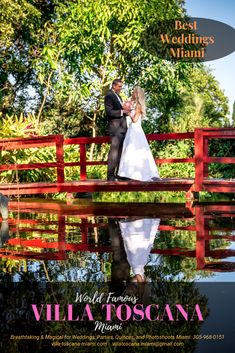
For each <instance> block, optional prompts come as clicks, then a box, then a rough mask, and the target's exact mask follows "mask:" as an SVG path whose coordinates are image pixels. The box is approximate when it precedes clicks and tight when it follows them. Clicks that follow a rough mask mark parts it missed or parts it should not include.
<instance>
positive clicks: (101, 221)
mask: <svg viewBox="0 0 235 353" xmlns="http://www.w3.org/2000/svg"><path fill="white" fill-rule="evenodd" d="M9 209H10V217H9V220H8V222H6V221H4V222H3V221H2V222H1V231H0V234H1V240H0V246H1V248H0V258H2V259H11V260H19V261H21V260H33V261H41V260H56V261H59V260H63V261H69V259H70V258H71V256H72V254H77V256H80V254H81V253H82V254H84V253H87V252H89V253H96V254H106V253H107V254H109V255H110V256H111V257H112V256H113V259H112V260H111V262H112V261H114V259H115V251H116V252H117V251H118V249H117V247H118V246H119V245H117V244H118V243H115V244H116V245H114V237H115V235H114V232H113V230H110V229H111V228H110V224H116V225H119V228H118V230H117V232H118V234H119V235H120V236H121V235H122V234H121V232H120V222H121V223H122V224H127V222H132V224H134V223H135V221H136V220H142V225H143V224H144V221H143V220H147V219H151V220H152V223H151V224H153V225H154V224H155V226H156V229H155V231H156V234H157V235H156V237H155V239H154V237H153V238H152V240H151V242H150V243H149V244H150V245H151V246H149V247H148V248H149V250H150V248H151V254H155V255H159V256H160V257H163V258H166V257H171V258H179V257H180V258H188V259H190V258H191V259H194V261H195V262H194V269H195V270H201V271H210V272H232V271H235V261H234V259H233V257H235V249H234V246H233V244H234V241H235V233H234V231H235V222H234V216H235V202H234V203H233V202H230V203H226V202H220V203H217V204H215V203H198V204H196V205H194V206H192V205H191V204H190V203H188V204H187V203H186V204H183V203H164V204H163V203H154V204H153V203H89V202H85V203H83V204H72V205H68V204H65V203H62V202H61V203H58V202H51V201H50V202H47V201H43V202H38V201H33V200H29V201H20V202H15V201H11V202H10V204H9ZM154 220H155V223H154ZM156 220H159V221H158V222H156ZM133 222H134V223H133ZM136 224H138V222H137V223H136ZM143 229H145V230H146V226H145V225H144V226H143ZM137 233H138V232H137ZM145 233H146V232H145ZM138 236H139V235H138V234H137V235H136V237H138ZM133 239H134V238H133V236H132V241H134V240H133ZM119 244H120V242H119ZM124 250H125V251H126V252H128V250H127V249H126V248H125V249H124ZM0 261H2V260H0ZM103 262H105V261H103Z"/></svg>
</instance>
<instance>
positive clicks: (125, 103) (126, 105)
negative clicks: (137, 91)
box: [123, 100, 134, 117]
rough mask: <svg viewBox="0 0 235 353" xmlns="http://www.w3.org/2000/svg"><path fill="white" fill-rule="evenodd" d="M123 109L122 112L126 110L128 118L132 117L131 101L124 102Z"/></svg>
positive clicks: (132, 107)
mask: <svg viewBox="0 0 235 353" xmlns="http://www.w3.org/2000/svg"><path fill="white" fill-rule="evenodd" d="M123 109H124V110H127V111H128V112H129V114H128V115H129V116H130V117H132V116H133V114H134V105H133V102H132V101H131V100H126V101H125V102H124V103H123Z"/></svg>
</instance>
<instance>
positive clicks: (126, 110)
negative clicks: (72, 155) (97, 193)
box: [105, 79, 161, 181]
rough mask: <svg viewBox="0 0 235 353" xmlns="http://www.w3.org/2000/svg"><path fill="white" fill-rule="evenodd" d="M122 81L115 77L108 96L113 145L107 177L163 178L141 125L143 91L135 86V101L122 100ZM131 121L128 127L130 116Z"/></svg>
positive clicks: (107, 102) (107, 104)
mask: <svg viewBox="0 0 235 353" xmlns="http://www.w3.org/2000/svg"><path fill="white" fill-rule="evenodd" d="M122 85H123V82H122V81H121V80H120V79H116V80H114V81H113V83H112V89H111V90H110V91H109V92H108V93H107V95H106V96H105V111H106V115H107V118H108V133H109V135H110V136H111V147H110V150H109V154H108V180H110V181H118V180H139V181H156V180H161V178H160V176H159V173H158V170H157V166H156V163H155V161H154V158H153V155H152V153H151V150H150V147H149V144H148V141H147V139H146V136H145V133H144V131H143V129H142V126H141V121H142V119H143V118H144V117H145V96H144V90H143V89H142V88H141V87H138V86H136V87H135V88H134V90H133V92H132V102H131V103H130V102H124V103H123V102H122V99H121V97H120V95H119V94H120V92H121V90H122ZM128 116H129V120H130V124H129V127H128V128H127V117H128Z"/></svg>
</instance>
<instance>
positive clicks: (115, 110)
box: [104, 90, 125, 120]
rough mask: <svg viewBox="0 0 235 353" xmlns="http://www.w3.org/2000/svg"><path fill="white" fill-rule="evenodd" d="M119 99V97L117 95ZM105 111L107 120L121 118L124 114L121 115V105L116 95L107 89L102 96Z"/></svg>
mask: <svg viewBox="0 0 235 353" xmlns="http://www.w3.org/2000/svg"><path fill="white" fill-rule="evenodd" d="M119 98H120V100H122V99H121V97H120V96H119ZM104 105H105V112H106V115H107V118H108V120H112V119H121V118H122V117H123V116H125V114H123V115H121V110H122V105H121V103H120V102H119V99H118V97H117V95H116V94H115V93H114V92H113V91H112V90H109V91H108V93H107V94H106V96H105V98H104Z"/></svg>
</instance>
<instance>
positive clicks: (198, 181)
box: [194, 129, 208, 192]
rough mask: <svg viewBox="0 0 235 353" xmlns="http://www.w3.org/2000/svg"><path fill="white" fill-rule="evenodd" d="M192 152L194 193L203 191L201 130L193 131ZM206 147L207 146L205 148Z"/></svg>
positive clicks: (202, 140)
mask: <svg viewBox="0 0 235 353" xmlns="http://www.w3.org/2000/svg"><path fill="white" fill-rule="evenodd" d="M194 136H195V137H194V151H195V191H197V192H200V191H202V190H203V179H204V155H203V153H204V152H205V149H204V139H203V131H202V129H195V135H194ZM206 147H208V146H206Z"/></svg>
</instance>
